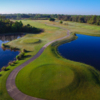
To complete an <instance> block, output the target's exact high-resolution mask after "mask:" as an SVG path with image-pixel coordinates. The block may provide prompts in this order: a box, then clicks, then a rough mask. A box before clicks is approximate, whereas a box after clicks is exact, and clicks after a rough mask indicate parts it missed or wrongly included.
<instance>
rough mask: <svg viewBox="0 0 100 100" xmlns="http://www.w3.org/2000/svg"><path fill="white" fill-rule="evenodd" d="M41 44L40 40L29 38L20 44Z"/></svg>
mask: <svg viewBox="0 0 100 100" xmlns="http://www.w3.org/2000/svg"><path fill="white" fill-rule="evenodd" d="M40 42H41V40H40V39H35V38H27V39H23V40H21V41H20V43H25V44H35V43H40Z"/></svg>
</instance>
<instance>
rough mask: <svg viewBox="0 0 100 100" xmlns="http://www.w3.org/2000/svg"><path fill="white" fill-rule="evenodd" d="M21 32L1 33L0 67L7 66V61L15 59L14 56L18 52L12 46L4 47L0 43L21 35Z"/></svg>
mask: <svg viewBox="0 0 100 100" xmlns="http://www.w3.org/2000/svg"><path fill="white" fill-rule="evenodd" d="M22 36H23V34H18V33H17V34H9V35H7V34H2V35H0V69H1V68H2V67H3V66H5V67H6V66H8V63H9V62H11V61H14V60H16V56H17V55H18V54H19V51H17V50H13V49H12V48H9V49H8V48H5V47H4V46H2V44H5V43H7V42H9V41H12V40H14V39H18V38H20V37H22Z"/></svg>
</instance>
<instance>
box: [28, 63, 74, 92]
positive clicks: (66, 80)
mask: <svg viewBox="0 0 100 100" xmlns="http://www.w3.org/2000/svg"><path fill="white" fill-rule="evenodd" d="M73 79H74V73H73V71H72V70H71V69H69V68H68V67H66V66H63V65H56V64H50V65H42V66H39V67H37V68H35V69H34V70H32V71H31V73H30V80H29V82H31V83H30V84H31V85H33V89H36V90H37V89H39V90H40V91H41V92H43V91H45V90H48V92H49V91H51V90H59V89H62V88H65V87H67V86H68V85H69V84H70V83H72V81H73ZM41 87H42V89H41ZM34 92H35V91H34Z"/></svg>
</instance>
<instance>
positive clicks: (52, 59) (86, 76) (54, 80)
mask: <svg viewBox="0 0 100 100" xmlns="http://www.w3.org/2000/svg"><path fill="white" fill-rule="evenodd" d="M22 22H23V23H24V25H26V24H30V25H32V26H35V27H38V28H42V29H44V32H42V33H40V34H30V33H27V34H26V35H25V36H24V37H22V38H19V39H16V40H13V41H11V42H8V43H7V45H10V46H12V47H17V48H19V49H20V50H22V49H26V50H27V51H28V52H26V53H25V56H26V58H24V59H22V60H19V61H17V64H16V65H14V66H9V68H10V70H9V71H6V72H2V77H0V85H1V87H2V88H0V96H1V97H2V98H3V99H1V100H12V98H10V97H9V95H8V93H7V91H6V86H5V84H4V83H6V79H7V77H8V75H9V74H10V72H11V71H12V70H13V69H14V68H16V67H18V66H19V65H21V64H22V63H24V62H26V61H27V60H28V59H30V58H31V57H33V56H34V55H36V53H37V52H38V51H39V50H40V49H41V48H42V47H43V46H44V45H45V44H47V43H48V42H51V41H53V40H56V39H59V38H61V37H65V36H66V35H67V32H68V31H67V29H68V30H70V31H71V33H70V36H69V37H67V38H66V39H64V40H61V41H57V42H54V43H53V44H51V45H49V46H48V47H47V48H46V49H45V50H44V52H43V53H42V54H41V55H40V56H39V57H38V58H37V59H35V60H34V61H32V62H31V63H30V64H28V65H27V66H25V67H24V68H23V69H22V70H21V71H20V72H19V73H18V75H17V77H16V86H17V87H18V89H19V90H20V91H21V92H23V93H25V94H27V95H29V96H32V97H36V98H42V99H47V100H85V99H86V100H100V96H99V94H100V72H99V71H97V70H96V69H94V68H93V67H92V66H90V65H86V64H83V63H79V62H74V61H70V60H68V59H64V58H63V57H61V56H60V55H59V53H58V52H57V47H58V46H59V45H61V44H63V43H66V42H70V41H72V40H75V39H77V37H76V36H74V34H73V33H76V32H77V33H81V34H87V35H92V36H94V35H95V36H100V29H99V28H98V27H99V26H95V25H88V24H82V23H74V22H67V21H65V22H64V23H68V25H65V24H64V23H63V24H62V25H61V24H59V22H58V21H55V22H49V21H48V20H22ZM66 52H67V51H66ZM4 77H5V78H4ZM1 80H2V81H1ZM5 95H6V96H5Z"/></svg>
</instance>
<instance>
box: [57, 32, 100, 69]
mask: <svg viewBox="0 0 100 100" xmlns="http://www.w3.org/2000/svg"><path fill="white" fill-rule="evenodd" d="M77 37H78V39H77V40H75V41H71V42H70V43H66V44H62V45H60V46H59V47H58V51H59V53H60V54H61V55H62V56H63V57H64V58H67V59H70V60H73V61H78V62H82V63H86V64H89V65H91V66H93V67H95V68H96V69H98V70H100V37H95V36H87V35H80V34H77Z"/></svg>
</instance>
